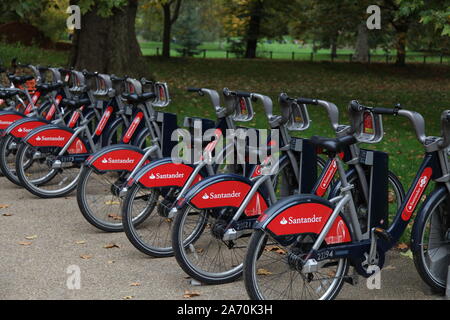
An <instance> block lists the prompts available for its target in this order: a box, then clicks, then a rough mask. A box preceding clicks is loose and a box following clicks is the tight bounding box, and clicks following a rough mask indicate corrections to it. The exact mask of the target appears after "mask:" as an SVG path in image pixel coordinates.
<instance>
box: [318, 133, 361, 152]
mask: <svg viewBox="0 0 450 320" xmlns="http://www.w3.org/2000/svg"><path fill="white" fill-rule="evenodd" d="M310 141H311V143H312V144H314V145H316V146H318V147H322V148H324V149H326V150H328V151H331V152H336V153H339V152H342V151H344V149H345V147H348V146H351V145H352V144H355V143H357V142H358V140H357V139H356V138H355V137H354V136H345V137H340V138H323V137H319V136H313V137H311V139H310Z"/></svg>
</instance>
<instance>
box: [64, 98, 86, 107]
mask: <svg viewBox="0 0 450 320" xmlns="http://www.w3.org/2000/svg"><path fill="white" fill-rule="evenodd" d="M61 104H62V105H64V106H67V107H69V108H73V109H78V108H80V107H82V106H86V105H90V104H91V100H90V99H88V98H85V99H76V100H70V99H63V100H62V101H61Z"/></svg>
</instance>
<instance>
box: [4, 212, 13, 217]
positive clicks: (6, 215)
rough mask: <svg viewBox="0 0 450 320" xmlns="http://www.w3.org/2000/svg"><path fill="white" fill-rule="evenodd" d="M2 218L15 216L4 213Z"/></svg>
mask: <svg viewBox="0 0 450 320" xmlns="http://www.w3.org/2000/svg"><path fill="white" fill-rule="evenodd" d="M2 216H4V217H11V216H13V214H12V213H4V214H2Z"/></svg>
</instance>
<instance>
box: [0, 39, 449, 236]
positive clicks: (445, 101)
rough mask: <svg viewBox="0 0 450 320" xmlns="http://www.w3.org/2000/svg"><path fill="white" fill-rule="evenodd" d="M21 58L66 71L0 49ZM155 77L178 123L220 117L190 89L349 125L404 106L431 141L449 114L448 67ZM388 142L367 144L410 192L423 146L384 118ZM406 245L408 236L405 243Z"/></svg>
mask: <svg viewBox="0 0 450 320" xmlns="http://www.w3.org/2000/svg"><path fill="white" fill-rule="evenodd" d="M15 56H17V57H18V58H19V60H20V61H26V62H30V63H35V64H44V65H46V64H50V65H54V66H63V65H65V64H66V63H65V62H66V61H67V53H59V52H53V51H42V50H38V49H35V48H24V47H20V46H19V47H15V46H9V47H7V48H6V49H5V46H1V45H0V59H2V60H3V61H5V62H6V61H8V60H9V59H11V58H12V57H15ZM148 61H149V63H150V70H149V73H151V74H152V75H153V76H154V77H155V78H156V79H158V80H159V81H166V82H167V83H168V84H169V89H170V93H171V98H172V103H171V105H170V106H169V107H167V109H166V110H167V111H168V112H174V113H177V114H178V116H179V121H180V123H181V122H182V119H183V117H184V116H188V115H189V116H200V117H205V118H211V119H214V118H215V114H214V110H213V107H212V106H211V105H210V104H209V101H208V100H206V99H205V98H202V97H199V96H198V95H195V94H192V93H188V92H186V91H185V89H186V88H187V87H206V88H212V89H216V90H221V89H222V88H224V87H228V88H230V89H232V90H245V91H251V92H258V93H261V94H265V95H269V96H270V97H272V99H273V100H274V101H275V103H274V105H275V110H274V112H275V113H278V109H277V103H276V99H277V97H278V95H279V93H281V92H286V93H288V94H289V95H291V96H303V97H310V98H320V99H323V100H328V101H332V102H334V103H335V104H336V105H338V106H339V108H340V110H341V115H340V119H341V122H342V123H343V124H346V123H348V118H347V114H346V112H345V110H346V106H347V104H348V102H349V101H350V100H352V99H358V100H359V101H360V102H361V103H363V104H366V105H369V106H378V107H387V108H390V107H393V106H394V105H395V104H396V103H401V104H402V105H403V106H404V107H405V108H408V109H411V110H415V111H418V112H420V113H421V114H422V115H423V116H424V118H425V121H426V132H427V135H439V134H440V114H441V112H442V111H443V110H445V109H450V67H449V66H446V65H442V66H438V65H422V64H413V65H409V66H408V67H406V68H398V67H395V66H394V65H387V64H371V65H362V64H356V63H328V62H314V63H311V62H308V61H289V60H262V59H257V60H253V61H249V60H242V59H228V60H227V59H193V58H190V59H183V58H174V59H170V60H164V59H160V58H157V57H149V58H148ZM255 111H256V117H255V119H254V120H253V121H252V122H251V123H247V124H245V125H248V126H254V127H260V128H264V127H266V125H267V121H266V117H265V113H264V111H263V110H262V107H261V106H260V105H255ZM309 113H310V116H311V119H312V123H311V127H310V129H308V130H307V131H305V132H302V133H301V136H304V137H310V136H312V135H314V134H319V135H324V136H333V135H334V133H333V131H332V130H331V128H330V125H329V123H328V120H327V117H326V114H325V112H324V110H321V109H320V108H318V107H310V108H309ZM383 124H384V131H385V136H384V139H383V141H382V142H381V143H379V144H377V145H373V146H370V147H371V148H374V149H378V150H383V151H386V152H388V153H389V156H390V168H391V170H392V171H394V172H395V173H396V174H397V175H398V176H399V177H400V179H401V181H402V183H403V184H404V186H405V187H406V188H407V187H408V186H409V184H410V183H411V181H412V179H413V177H414V174H415V172H416V170H417V167H418V165H419V164H420V161H421V157H422V156H423V153H424V150H423V147H422V146H421V145H420V144H419V142H418V141H417V139H416V138H415V134H414V132H413V131H412V128H411V126H410V124H409V122H408V121H407V120H406V119H404V118H401V117H387V116H385V117H384V123H383ZM403 240H404V241H407V240H408V233H407V234H406V235H405V236H404V237H403Z"/></svg>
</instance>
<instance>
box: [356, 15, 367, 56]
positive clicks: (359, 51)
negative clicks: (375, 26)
mask: <svg viewBox="0 0 450 320" xmlns="http://www.w3.org/2000/svg"><path fill="white" fill-rule="evenodd" d="M353 58H354V60H355V61H357V62H364V63H366V62H368V61H369V35H368V32H367V26H366V23H365V22H364V23H362V24H360V25H359V26H358V37H357V39H356V45H355V54H354V55H353Z"/></svg>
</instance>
